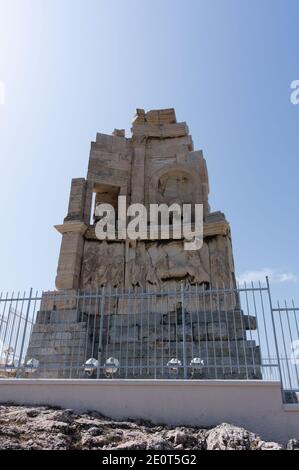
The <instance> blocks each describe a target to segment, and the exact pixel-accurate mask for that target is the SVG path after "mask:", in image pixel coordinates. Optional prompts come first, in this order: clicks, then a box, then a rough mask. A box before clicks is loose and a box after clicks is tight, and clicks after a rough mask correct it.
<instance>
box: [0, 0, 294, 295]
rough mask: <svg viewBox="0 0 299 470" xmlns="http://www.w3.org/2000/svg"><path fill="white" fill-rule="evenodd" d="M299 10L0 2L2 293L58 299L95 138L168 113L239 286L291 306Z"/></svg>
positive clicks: (210, 0) (215, 4) (232, 2)
mask: <svg viewBox="0 0 299 470" xmlns="http://www.w3.org/2000/svg"><path fill="white" fill-rule="evenodd" d="M298 18H299V2H298V1H297V0H287V1H283V0H262V1H261V0H250V1H249V0H207V1H204V0H194V1H192V0H187V1H181V0H180V1H178V0H171V1H169V0H150V1H146V0H139V1H137V0H126V1H123V0H119V1H111V0H109V1H108V0H95V1H94V0H85V1H83V0H82V1H78V0H77V1H76V0H71V1H68V0H19V1H17V0H0V83H2V84H3V85H4V87H5V101H4V103H2V104H0V171H1V186H0V193H1V194H0V207H1V220H2V223H1V229H2V230H1V234H0V260H1V270H0V287H1V288H0V290H2V289H4V290H6V289H9V290H12V289H14V290H18V289H20V290H22V289H28V288H29V287H31V286H32V287H34V288H35V289H46V290H48V289H53V287H54V280H55V275H56V267H57V260H58V255H59V248H60V240H61V238H60V237H61V236H60V235H59V234H58V232H56V231H55V229H54V228H53V225H54V224H59V223H61V222H62V220H63V218H64V216H65V215H66V211H67V205H68V197H69V188H70V181H71V178H73V177H85V176H86V171H87V163H88V157H89V147H90V141H92V140H94V139H95V136H96V132H99V131H100V132H103V133H111V132H112V131H113V129H114V128H115V127H116V128H126V132H127V135H128V134H129V130H130V121H131V118H132V116H133V114H134V112H135V108H145V109H146V110H149V109H157V108H167V107H174V108H175V109H176V114H177V119H178V120H179V121H187V123H188V126H189V130H190V133H191V134H192V136H193V140H194V144H195V149H202V150H203V152H204V156H205V158H206V160H207V165H208V170H209V178H210V189H211V192H210V204H211V209H212V210H221V211H223V212H224V213H225V214H226V216H227V218H228V220H229V222H230V224H231V229H232V237H233V247H234V257H235V265H236V271H237V274H238V275H239V276H240V279H241V280H246V279H249V278H252V279H253V280H256V279H258V278H261V280H263V278H264V276H265V274H269V275H270V278H272V289H273V293H274V297H275V298H280V299H282V300H283V299H284V298H285V297H286V298H288V299H290V298H292V297H294V298H295V301H296V302H297V304H299V292H298V285H299V281H298V278H299V253H298V233H299V218H298V196H299V190H298V173H299V163H298V147H299V133H298V123H299V105H297V106H295V105H293V104H291V101H290V94H291V89H290V85H291V82H292V81H293V80H296V79H299V62H298V43H299V29H298Z"/></svg>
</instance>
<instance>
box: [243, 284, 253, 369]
mask: <svg viewBox="0 0 299 470" xmlns="http://www.w3.org/2000/svg"><path fill="white" fill-rule="evenodd" d="M244 285H245V297H246V309H247V318H248V327H249V336H250V341H251V347H250V349H251V357H252V365H253V372H254V374H255V373H256V370H255V358H254V351H253V340H252V331H251V323H250V313H249V303H248V289H247V285H246V282H244Z"/></svg>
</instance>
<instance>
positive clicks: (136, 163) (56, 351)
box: [27, 109, 260, 378]
mask: <svg viewBox="0 0 299 470" xmlns="http://www.w3.org/2000/svg"><path fill="white" fill-rule="evenodd" d="M120 195H122V196H126V197H127V203H128V204H132V203H141V204H144V205H145V206H146V207H148V206H149V204H151V203H158V204H161V203H165V204H167V205H170V204H172V203H179V204H187V203H191V204H195V203H201V204H203V211H204V229H203V236H204V242H203V246H202V248H201V249H200V250H197V251H196V250H195V251H186V250H184V247H183V242H184V240H183V239H182V240H177V239H169V240H149V239H140V240H135V241H134V240H130V239H124V240H118V239H115V240H109V241H108V240H104V241H103V240H98V239H97V237H96V236H95V222H96V221H97V218H96V216H95V209H96V207H97V205H98V204H101V203H109V204H112V205H113V207H115V210H116V211H117V203H118V196H120ZM208 195H209V181H208V173H207V167H206V162H205V159H204V157H203V154H202V152H201V151H196V150H194V148H193V142H192V137H191V135H190V134H189V131H188V127H187V124H186V123H185V122H177V120H176V115H175V111H174V109H162V110H152V111H149V112H145V111H144V110H143V109H137V111H136V115H135V117H134V119H133V123H132V136H131V137H126V136H125V132H124V130H121V129H115V130H114V132H113V133H112V135H106V134H97V137H96V141H95V142H92V143H91V150H90V157H89V165H88V171H87V177H86V179H85V178H76V179H73V180H72V184H71V191H70V199H69V207H68V213H67V216H66V217H65V219H64V221H63V224H61V225H57V226H56V229H57V230H58V231H59V232H60V233H61V235H62V242H61V250H60V256H59V262H58V269H57V277H56V288H57V291H55V292H50V293H45V294H44V296H43V300H42V303H41V310H40V312H39V313H38V317H37V322H36V324H35V326H34V328H33V334H32V337H31V341H30V345H29V349H28V353H27V356H28V357H29V356H30V357H36V358H38V360H39V361H40V364H41V370H42V371H43V376H67V374H68V371H69V364H70V363H71V361H72V360H76V361H77V363H78V367H77V376H80V374H81V372H82V370H81V369H80V367H81V365H82V363H84V361H85V360H86V359H87V358H88V357H90V356H94V357H97V358H98V357H99V358H100V360H101V361H103V354H104V353H103V347H102V344H103V343H104V344H105V345H106V352H105V358H106V356H109V355H111V354H112V352H113V355H114V356H115V357H118V359H119V360H120V363H122V362H126V365H128V364H127V363H128V361H129V362H130V357H131V356H130V354H129V353H127V350H126V354H127V355H126V357H124V356H123V354H124V352H121V349H122V343H123V344H124V343H126V345H127V344H128V343H130V341H131V343H132V344H133V343H134V348H135V349H134V358H133V359H132V360H134V361H137V360H138V361H139V359H140V361H139V362H138V364H139V363H140V366H141V369H140V370H141V372H142V374H145V372H144V371H143V369H142V367H143V366H142V364H141V360H142V357H143V353H144V351H143V345H144V344H145V343H147V348H148V349H147V355H148V354H149V352H150V351H153V350H154V349H155V353H156V356H155V360H157V358H160V359H161V361H162V362H163V360H164V362H165V360H166V359H165V358H166V357H167V358H171V357H173V356H175V357H176V356H177V355H180V351H181V349H180V348H181V347H182V345H183V344H184V347H185V348H186V347H187V353H186V354H187V360H188V361H189V362H190V358H192V357H191V356H192V352H191V349H190V348H189V350H188V344H189V342H190V341H191V340H190V338H191V336H192V338H191V339H192V345H193V344H197V345H198V352H197V356H198V355H200V357H202V358H203V359H204V361H205V363H207V362H208V363H209V355H210V356H211V357H212V355H213V354H214V356H213V357H214V363H215V364H218V363H219V364H220V366H221V364H222V365H223V364H224V363H225V364H226V365H228V364H230V365H232V364H233V365H234V366H235V367H234V368H233V369H232V368H230V370H228V369H223V368H222V369H221V367H219V370H218V369H217V368H216V369H217V370H216V369H215V367H214V369H213V368H211V369H210V368H209V370H206V371H205V373H204V375H203V376H205V377H215V376H216V377H218V378H221V377H240V378H242V377H243V378H244V377H245V375H244V374H245V372H244V364H245V363H246V367H247V365H248V364H249V363H250V364H251V366H252V359H251V358H252V354H253V356H254V368H252V367H251V368H249V373H248V370H247V372H246V374H247V375H246V377H249V378H258V377H259V374H260V372H259V368H258V365H259V363H260V358H259V349H258V347H257V346H255V344H254V343H253V342H252V341H251V342H250V341H248V340H247V339H246V329H248V328H250V329H251V330H252V329H254V328H255V324H254V322H255V319H254V317H251V316H246V317H245V316H244V315H243V312H242V310H241V308H240V305H239V301H238V296H237V295H234V294H233V295H231V296H230V299H229V301H227V298H226V299H224V297H223V296H221V295H218V298H216V297H215V295H210V298H209V302H205V299H204V298H203V296H201V297H200V298H199V297H198V296H196V295H195V294H194V293H193V294H192V295H191V296H190V297H188V299H185V301H183V303H184V305H183V306H182V301H181V298H180V297H179V296H177V295H175V294H169V295H164V297H163V299H162V300H161V301H160V302H158V301H157V300H156V301H152V302H151V305H150V308H148V307H147V308H146V307H145V302H144V299H143V300H142V299H141V300H140V301H138V300H137V298H136V299H135V303H134V305H135V307H134V308H135V311H134V314H133V313H132V309H131V308H129V307H128V302H129V300H128V298H125V297H124V296H123V297H117V296H115V297H114V298H112V297H111V296H110V298H109V299H110V300H109V307H108V302H105V305H104V306H103V305H102V311H101V305H100V304H101V301H99V302H98V305H97V304H96V300H94V298H92V299H91V296H90V295H89V300H90V299H91V300H90V303H91V306H89V307H88V305H87V304H88V301H87V300H86V301H85V300H84V299H85V298H84V296H86V295H87V296H88V293H91V292H102V289H103V288H104V289H105V292H106V295H108V294H107V293H108V292H112V291H113V292H115V290H117V292H122V293H124V292H128V291H132V292H133V291H134V290H135V291H136V289H137V291H138V292H145V291H150V290H152V289H155V290H156V292H161V291H163V292H164V293H167V292H169V293H170V292H172V293H173V292H176V291H179V290H180V289H181V286H182V285H183V286H190V289H191V290H190V292H192V286H195V285H196V288H198V289H199V290H200V291H201V292H209V291H211V290H212V291H213V289H221V288H222V289H223V288H226V289H234V288H235V286H236V283H235V273H234V261H233V254H232V243H231V236H230V227H229V223H228V222H227V220H226V219H225V216H224V214H223V213H222V212H211V211H210V207H209V202H208ZM170 223H171V222H170ZM111 289H112V291H111ZM78 292H81V294H82V295H81V296H78V294H77V293H78ZM72 296H73V297H72ZM63 299H64V300H63ZM65 299H67V300H65ZM72 299H73V300H72ZM155 299H157V297H155ZM198 299H199V300H198ZM182 309H183V311H184V314H185V316H184V322H185V324H184V328H183V333H182V329H181V327H182V318H181V317H182ZM112 311H113V314H114V317H113V318H114V323H113V324H111V323H110V324H109V321H110V320H109V314H110V313H111V312H112ZM109 312H110V313H109ZM90 313H91V314H93V316H94V318H95V320H94V322H92V321H89V317H90ZM101 313H102V314H103V315H104V318H103V319H102V322H101V321H100V317H101ZM126 313H127V317H128V318H129V320H128V322H129V323H128V324H130V328H131V330H130V333H129V334H127V335H125V334H123V333H122V331H121V325H122V322H123V321H124V320H123V318H124V314H126ZM145 315H147V317H146V318H147V319H146V322H147V330H146V329H145V328H144V327H142V324H143V326H144V321H145ZM193 315H195V316H196V321H195V317H194V318H193ZM153 318H155V335H153V331H152V327H153ZM166 318H167V321H166ZM168 320H169V321H168ZM166 323H167V325H166ZM195 323H196V325H195ZM128 324H126V325H127V326H128ZM95 332H97V334H96V335H95ZM132 332H133V333H132ZM182 334H184V338H182ZM166 336H167V342H166V341H163V340H164V339H165V338H166ZM82 338H83V342H82V344H84V347H83V346H82V345H81V341H82ZM140 342H141V345H140ZM161 342H162V345H161ZM166 343H167V345H166ZM171 343H173V348H174V349H173V350H172V349H171V348H172V346H171ZM201 343H202V344H203V345H204V346H205V349H204V350H202V349H201V346H200V344H201ZM109 345H110V346H111V347H110V346H109ZM136 345H138V347H137V349H136ZM215 345H216V349H217V351H216V349H215ZM81 346H82V347H81ZM112 346H113V347H112ZM130 347H131V345H130V344H129V349H130ZM190 347H191V346H190ZM109 348H110V349H109ZM111 348H112V349H111ZM159 348H160V349H159ZM192 348H193V346H192ZM220 348H221V351H220ZM123 349H124V348H123ZM74 351H75V353H74ZM99 351H100V354H99ZM159 351H160V353H159ZM215 351H216V352H215ZM132 354H133V353H132ZM159 354H160V356H159ZM193 354H194V353H193ZM74 357H75V358H76V359H73V358H74ZM147 357H148V356H147ZM160 359H159V360H160ZM218 360H219V361H218ZM63 361H64V365H65V364H67V367H66V368H64V369H63V371H62V368H61V367H59V364H61V363H62V362H63ZM151 361H153V359H152V358H151ZM210 362H211V363H212V362H213V361H212V359H210ZM247 363H248V364H247ZM151 364H152V365H155V364H153V362H151ZM215 364H214V365H215ZM236 364H238V368H237V367H236ZM147 365H148V362H147ZM151 370H152V369H149V368H148V369H147V375H149V376H151V375H152V373H151ZM131 372H132V369H131V368H129V369H127V370H126V376H131ZM142 374H141V375H142ZM133 375H134V374H133ZM155 376H156V375H155Z"/></svg>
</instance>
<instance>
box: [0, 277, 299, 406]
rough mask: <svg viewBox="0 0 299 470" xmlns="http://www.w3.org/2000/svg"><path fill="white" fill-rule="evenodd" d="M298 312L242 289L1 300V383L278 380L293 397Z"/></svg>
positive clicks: (266, 291)
mask: <svg viewBox="0 0 299 470" xmlns="http://www.w3.org/2000/svg"><path fill="white" fill-rule="evenodd" d="M298 311H299V309H297V308H295V306H294V304H292V305H291V306H290V307H289V306H287V305H286V304H285V305H284V306H283V307H281V306H280V305H278V306H277V308H276V307H275V308H274V307H273V305H272V300H271V293H270V287H269V282H268V280H267V282H266V284H265V285H261V283H258V284H256V285H254V284H251V285H250V286H249V285H246V284H245V285H244V286H242V287H240V286H238V287H229V288H225V287H224V286H222V287H219V286H217V287H216V288H215V289H207V288H206V287H205V286H197V285H192V286H191V285H183V284H181V286H180V288H173V289H169V290H158V289H151V290H150V291H143V290H142V289H140V288H136V289H134V290H129V291H124V290H117V289H108V288H105V287H103V288H102V289H99V290H97V291H84V292H81V291H77V292H73V291H72V292H43V293H41V294H39V293H38V292H35V293H33V291H32V289H31V291H30V292H29V294H28V295H27V294H26V293H22V294H20V293H17V294H15V293H12V294H8V293H7V294H5V295H3V294H1V295H0V377H64V378H83V377H90V378H103V377H116V378H155V379H158V378H185V379H247V380H250V379H256V380H280V381H281V385H282V392H283V399H284V401H288V402H290V401H296V400H297V395H296V393H297V392H298V391H299V380H298V376H299V375H298V372H299V371H298V363H299V330H298V325H299V321H298V320H299V319H298Z"/></svg>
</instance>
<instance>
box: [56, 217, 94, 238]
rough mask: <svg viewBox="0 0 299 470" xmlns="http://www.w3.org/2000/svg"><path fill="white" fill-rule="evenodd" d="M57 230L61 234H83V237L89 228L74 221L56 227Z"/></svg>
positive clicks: (82, 223)
mask: <svg viewBox="0 0 299 470" xmlns="http://www.w3.org/2000/svg"><path fill="white" fill-rule="evenodd" d="M54 227H55V228H56V230H57V231H58V232H59V233H61V234H64V233H68V232H77V233H81V235H84V233H85V232H86V230H87V228H88V226H87V225H86V224H85V223H84V222H80V221H78V220H73V221H69V222H64V223H63V224H61V225H54Z"/></svg>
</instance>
